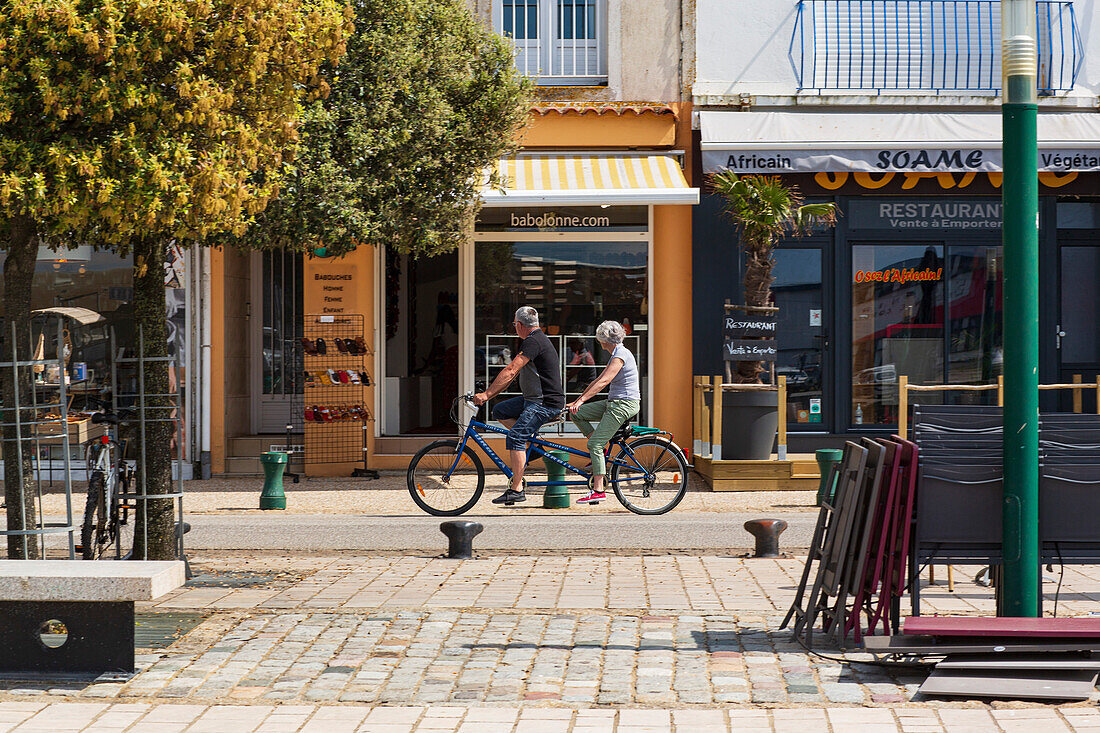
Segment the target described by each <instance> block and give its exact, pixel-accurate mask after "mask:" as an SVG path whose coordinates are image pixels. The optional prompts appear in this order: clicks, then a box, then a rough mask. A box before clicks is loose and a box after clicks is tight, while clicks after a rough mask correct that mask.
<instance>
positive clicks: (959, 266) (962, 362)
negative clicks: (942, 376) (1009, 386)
mask: <svg viewBox="0 0 1100 733" xmlns="http://www.w3.org/2000/svg"><path fill="white" fill-rule="evenodd" d="M1001 271H1002V256H1001V248H1000V247H993V246H983V245H949V246H948V248H947V267H946V273H947V274H946V276H945V277H946V285H945V288H946V292H947V314H948V319H949V320H948V360H947V381H948V382H954V383H960V384H992V383H993V382H996V381H997V377H998V376H999V375H1000V374H1002V371H1003V366H1004V362H1003V354H1002V352H1001V344H1002V343H1003V341H1002V339H1001V333H1002V330H1001ZM950 397H951V398H952V401H953V402H955V403H957V404H958V403H965V404H996V402H997V400H996V393H995V392H958V393H953V394H952V395H950Z"/></svg>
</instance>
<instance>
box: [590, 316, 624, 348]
mask: <svg viewBox="0 0 1100 733" xmlns="http://www.w3.org/2000/svg"><path fill="white" fill-rule="evenodd" d="M596 338H597V339H599V340H600V341H602V342H604V343H605V344H612V345H614V346H618V345H619V344H621V343H622V342H623V339H624V338H626V329H624V328H623V327H622V324H620V323H619V322H618V321H604V322H603V323H601V324H600V325H599V326H597V327H596Z"/></svg>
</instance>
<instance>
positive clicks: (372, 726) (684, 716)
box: [0, 702, 1100, 733]
mask: <svg viewBox="0 0 1100 733" xmlns="http://www.w3.org/2000/svg"><path fill="white" fill-rule="evenodd" d="M1098 730H1100V711H1098V710H1097V709H1095V708H1066V709H1057V708H1050V707H1047V708H1032V709H1020V710H1011V709H1010V710H1003V709H986V708H981V709H967V708H941V709H938V710H933V709H927V708H912V707H896V708H893V709H866V708H814V707H805V708H795V709H776V710H744V709H730V710H684V709H671V710H639V709H630V708H625V709H619V710H562V709H546V708H522V709H521V708H515V707H511V708H509V707H493V708H484V707H469V708H463V707H447V706H431V707H427V706H414V707H384V708H380V707H368V706H360V705H351V706H339V707H322V706H317V705H281V706H269V705H247V706H246V705H214V706H206V705H156V704H150V703H127V704H115V705H96V704H66V703H55V704H51V705H46V704H42V703H23V702H17V703H12V702H0V733H9V731H11V732H13V733H46V732H50V733H53V732H54V731H66V732H69V731H72V732H73V733H77V732H80V733H121V731H126V732H127V733H184V732H185V731H186V732H187V733H254V732H264V733H429V732H430V733H737V731H752V732H753V733H756V732H757V731H760V732H761V733H769V732H774V733H819V732H821V733H841V732H844V733H847V732H849V731H859V733H887V732H889V733H893V732H894V731H903V732H904V733H940V732H942V733H1061V732H1063V731H1065V732H1069V731H1087V732H1089V733H1095V732H1096V731H1098Z"/></svg>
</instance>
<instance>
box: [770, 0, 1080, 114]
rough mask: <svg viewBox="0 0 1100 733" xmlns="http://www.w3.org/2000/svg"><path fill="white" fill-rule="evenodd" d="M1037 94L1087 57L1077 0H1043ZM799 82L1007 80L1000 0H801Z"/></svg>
mask: <svg viewBox="0 0 1100 733" xmlns="http://www.w3.org/2000/svg"><path fill="white" fill-rule="evenodd" d="M1036 13H1037V16H1038V18H1037V19H1038V33H1039V93H1040V94H1046V95H1050V94H1054V93H1056V92H1059V91H1068V90H1070V89H1072V88H1073V85H1074V83H1075V82H1076V80H1077V75H1078V73H1079V72H1080V70H1081V64H1082V61H1083V60H1084V54H1083V46H1082V42H1081V34H1080V32H1079V31H1078V28H1077V19H1076V17H1075V15H1074V12H1073V3H1072V2H1052V1H1046V0H1040V2H1038V3H1037V7H1036ZM789 55H790V59H791V65H792V66H793V67H794V72H795V76H796V77H797V80H798V88H799V89H819V90H825V89H842V90H874V91H883V90H914V91H917V90H922V91H934V92H947V91H987V92H990V93H996V92H998V91H1000V85H1001V4H1000V2H997V1H996V0H801V2H799V3H798V13H797V16H796V20H795V26H794V34H793V35H792V37H791V44H790V51H789Z"/></svg>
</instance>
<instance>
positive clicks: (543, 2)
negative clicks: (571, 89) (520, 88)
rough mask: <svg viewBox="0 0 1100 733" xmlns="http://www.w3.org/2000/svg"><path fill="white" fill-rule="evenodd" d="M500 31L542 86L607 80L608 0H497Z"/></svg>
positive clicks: (521, 68) (521, 67) (527, 73)
mask: <svg viewBox="0 0 1100 733" xmlns="http://www.w3.org/2000/svg"><path fill="white" fill-rule="evenodd" d="M494 16H495V18H494V24H495V27H496V31H497V33H499V34H501V35H502V36H504V37H505V38H506V39H507V40H508V41H510V42H511V44H512V47H513V48H514V49H515V58H516V68H517V69H518V70H519V72H520V73H521V74H524V75H525V76H530V77H534V78H535V79H537V81H538V84H540V85H543V86H578V85H601V84H606V83H607V3H606V0H497V3H496V5H495V8H494Z"/></svg>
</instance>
